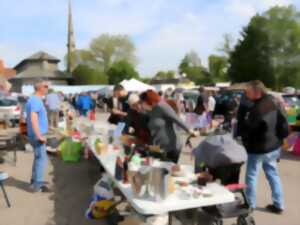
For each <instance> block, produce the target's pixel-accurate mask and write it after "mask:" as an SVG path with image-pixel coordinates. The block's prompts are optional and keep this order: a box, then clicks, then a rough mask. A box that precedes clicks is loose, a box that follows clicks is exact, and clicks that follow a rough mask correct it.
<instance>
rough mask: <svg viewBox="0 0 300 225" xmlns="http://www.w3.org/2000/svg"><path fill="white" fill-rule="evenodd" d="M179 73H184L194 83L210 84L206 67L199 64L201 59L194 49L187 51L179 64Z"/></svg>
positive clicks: (210, 80)
mask: <svg viewBox="0 0 300 225" xmlns="http://www.w3.org/2000/svg"><path fill="white" fill-rule="evenodd" d="M178 69H179V72H180V74H185V75H186V77H187V78H188V79H190V80H191V81H193V82H195V84H197V85H200V84H210V83H211V82H212V79H211V76H210V74H209V72H208V71H207V69H206V68H204V67H203V66H202V65H201V60H200V57H199V56H198V54H197V53H196V52H195V51H190V52H189V53H187V54H186V55H185V56H184V58H183V59H182V61H181V63H180V64H179V68H178Z"/></svg>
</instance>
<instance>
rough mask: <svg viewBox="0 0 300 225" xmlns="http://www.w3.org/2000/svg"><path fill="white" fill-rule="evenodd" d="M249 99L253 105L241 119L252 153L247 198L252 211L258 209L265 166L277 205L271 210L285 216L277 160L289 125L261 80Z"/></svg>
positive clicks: (249, 92)
mask: <svg viewBox="0 0 300 225" xmlns="http://www.w3.org/2000/svg"><path fill="white" fill-rule="evenodd" d="M245 94H246V97H247V98H248V99H249V100H250V101H252V102H253V105H252V106H251V107H250V108H248V112H246V113H245V112H244V117H241V118H239V121H238V123H239V124H240V127H241V129H240V131H239V132H240V133H239V135H240V136H241V137H242V141H243V144H244V146H245V148H246V149H247V152H248V162H247V171H246V184H247V190H246V195H247V198H248V200H249V203H250V206H251V208H253V209H255V207H256V183H257V177H258V173H259V170H260V167H261V166H262V168H263V170H264V172H265V175H266V177H267V180H268V182H269V184H270V187H271V190H272V199H273V204H271V205H268V206H267V209H268V210H269V211H271V212H273V213H282V212H283V209H284V205H283V192H282V187H281V181H280V178H279V174H278V170H277V159H278V158H279V157H280V150H281V145H282V142H283V139H284V138H285V137H286V136H287V134H288V124H287V120H286V118H285V116H284V115H283V114H282V111H281V109H280V106H279V105H278V104H277V103H276V100H275V99H274V98H273V97H272V96H271V95H268V94H267V93H266V89H265V86H264V84H263V83H262V82H261V81H251V82H249V83H248V84H247V87H246V93H245Z"/></svg>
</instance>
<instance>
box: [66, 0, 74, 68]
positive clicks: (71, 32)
mask: <svg viewBox="0 0 300 225" xmlns="http://www.w3.org/2000/svg"><path fill="white" fill-rule="evenodd" d="M67 47H68V55H67V57H68V59H67V61H68V62H67V72H68V73H71V72H72V71H73V70H74V69H75V68H74V63H72V60H71V53H72V52H73V51H75V36H74V28H73V18H72V5H71V0H69V14H68V44H67Z"/></svg>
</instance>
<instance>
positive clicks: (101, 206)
mask: <svg viewBox="0 0 300 225" xmlns="http://www.w3.org/2000/svg"><path fill="white" fill-rule="evenodd" d="M113 198H114V193H113V182H112V180H111V179H110V178H109V177H108V176H107V174H103V176H102V178H101V179H100V180H99V181H98V182H97V183H96V184H95V186H94V195H93V199H92V201H91V203H90V205H89V208H88V209H87V211H86V213H85V216H86V218H88V219H103V218H106V217H108V216H109V215H111V214H112V213H113V211H114V209H115V207H116V205H117V204H118V203H117V202H115V201H114V199H113Z"/></svg>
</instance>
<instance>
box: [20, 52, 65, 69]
mask: <svg viewBox="0 0 300 225" xmlns="http://www.w3.org/2000/svg"><path fill="white" fill-rule="evenodd" d="M44 60H46V61H49V62H53V63H59V62H60V60H59V59H58V58H56V57H54V56H52V55H50V54H48V53H47V52H43V51H39V52H37V53H35V54H33V55H31V56H29V57H27V58H25V59H23V60H22V61H21V62H19V63H18V64H17V65H16V66H15V67H14V69H16V70H17V69H18V67H20V66H21V65H23V64H24V63H26V62H35V61H38V62H39V61H44Z"/></svg>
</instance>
